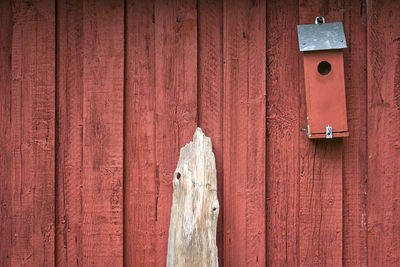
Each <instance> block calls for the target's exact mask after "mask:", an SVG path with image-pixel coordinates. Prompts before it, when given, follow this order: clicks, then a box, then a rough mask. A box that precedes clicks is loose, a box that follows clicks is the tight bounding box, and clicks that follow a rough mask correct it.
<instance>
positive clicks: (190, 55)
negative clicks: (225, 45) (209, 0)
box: [154, 0, 197, 266]
mask: <svg viewBox="0 0 400 267" xmlns="http://www.w3.org/2000/svg"><path fill="white" fill-rule="evenodd" d="M154 18H155V50H156V53H155V66H156V69H155V80H156V103H157V104H156V173H155V183H156V188H155V190H156V196H155V202H156V207H155V220H156V222H157V223H156V237H157V238H156V240H157V241H156V255H155V258H156V265H158V266H165V263H166V259H167V244H168V242H167V241H168V226H169V217H170V208H171V201H172V198H171V196H172V179H171V177H173V173H174V166H176V159H177V158H178V156H179V148H180V147H182V146H183V145H184V144H186V143H187V142H188V141H189V140H191V138H192V134H193V132H194V130H195V129H196V126H197V121H196V118H197V14H196V1H194V0H191V1H181V0H171V1H164V0H157V1H156V2H155V13H154Z"/></svg>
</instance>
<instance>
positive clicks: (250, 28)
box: [223, 0, 266, 266]
mask: <svg viewBox="0 0 400 267" xmlns="http://www.w3.org/2000/svg"><path fill="white" fill-rule="evenodd" d="M265 12H266V5H265V2H264V1H239V0H238V1H225V2H224V62H225V66H224V118H223V121H224V122H223V125H224V133H223V138H224V146H223V156H224V164H223V166H224V169H223V170H224V182H223V184H224V212H223V213H224V215H223V216H224V223H223V224H224V225H223V227H224V234H225V235H224V264H225V265H226V266H265V253H266V250H265V153H266V151H265V136H266V135H265V134H266V130H265V129H266V128H265V126H266V123H265V121H266V118H265V112H266V105H265V103H266V101H265V93H266V89H265V76H266V73H265V66H266V61H265V58H266V25H265V23H266V17H265V16H266V13H265Z"/></svg>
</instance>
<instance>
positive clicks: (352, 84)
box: [343, 0, 368, 266]
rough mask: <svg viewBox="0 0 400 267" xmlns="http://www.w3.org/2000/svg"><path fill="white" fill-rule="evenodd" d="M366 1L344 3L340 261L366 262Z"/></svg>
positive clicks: (356, 0) (358, 264) (354, 263)
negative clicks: (346, 129) (345, 125)
mask: <svg viewBox="0 0 400 267" xmlns="http://www.w3.org/2000/svg"><path fill="white" fill-rule="evenodd" d="M366 8H367V4H366V1H358V0H348V1H345V6H344V20H343V24H344V31H345V34H346V39H347V40H346V41H347V46H348V48H347V49H344V61H345V65H344V69H345V78H346V98H347V118H348V126H349V132H350V135H349V137H347V138H344V139H343V265H345V266H367V214H366V210H367V207H366V188H367V187H366V183H367V170H368V168H367V73H366V66H367V57H366V54H367V46H366V39H367V24H366V22H367V9H366Z"/></svg>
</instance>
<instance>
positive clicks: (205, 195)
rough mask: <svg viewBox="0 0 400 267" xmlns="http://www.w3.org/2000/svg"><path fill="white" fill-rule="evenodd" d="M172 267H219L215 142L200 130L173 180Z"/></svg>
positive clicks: (184, 149) (184, 152)
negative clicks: (213, 146)
mask: <svg viewBox="0 0 400 267" xmlns="http://www.w3.org/2000/svg"><path fill="white" fill-rule="evenodd" d="M173 187H174V192H173V196H172V208H171V219H170V227H169V236H168V258H167V266H169V267H175V266H176V267H186V266H210V267H213V266H214V267H215V266H218V248H217V240H216V238H217V221H218V213H219V203H218V198H217V170H216V167H215V157H214V153H213V152H212V144H211V139H210V138H209V137H206V136H205V135H204V133H203V131H202V130H201V129H200V128H197V129H196V131H195V133H194V135H193V141H192V142H190V143H188V144H186V145H185V146H184V147H182V148H181V152H180V155H179V161H178V166H177V167H176V170H175V173H174V176H173Z"/></svg>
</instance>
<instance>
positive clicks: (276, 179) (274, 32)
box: [266, 0, 304, 266]
mask: <svg viewBox="0 0 400 267" xmlns="http://www.w3.org/2000/svg"><path fill="white" fill-rule="evenodd" d="M297 3H298V2H297V1H296V0H294V1H292V0H286V1H279V0H277V1H269V2H268V4H267V66H268V68H267V107H268V108H267V223H266V224H267V262H268V265H271V266H285V265H286V266H297V265H298V256H299V255H298V244H299V243H298V231H297V223H298V211H299V209H298V208H299V205H298V199H299V194H298V190H299V179H298V173H299V163H298V158H299V131H300V123H299V102H300V101H304V99H303V98H302V99H299V87H300V85H299V75H303V73H300V70H299V52H298V43H297V32H296V25H297V24H298V4H297Z"/></svg>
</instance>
